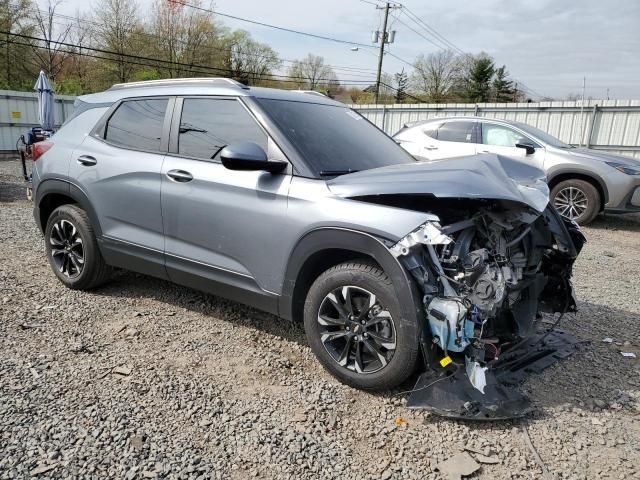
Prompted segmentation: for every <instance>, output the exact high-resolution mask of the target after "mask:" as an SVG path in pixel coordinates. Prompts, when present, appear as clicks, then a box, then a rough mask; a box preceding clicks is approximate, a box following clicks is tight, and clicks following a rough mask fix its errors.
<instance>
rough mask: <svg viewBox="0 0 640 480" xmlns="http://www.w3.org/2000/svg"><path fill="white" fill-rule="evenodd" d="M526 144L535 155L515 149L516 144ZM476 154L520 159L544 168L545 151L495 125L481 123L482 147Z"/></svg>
mask: <svg viewBox="0 0 640 480" xmlns="http://www.w3.org/2000/svg"><path fill="white" fill-rule="evenodd" d="M519 143H526V144H529V145H531V146H533V147H534V148H535V153H533V154H530V155H527V151H526V150H525V149H524V148H519V147H516V144H519ZM478 153H495V154H497V155H505V156H508V157H512V158H516V159H521V160H522V161H524V162H526V163H528V164H529V165H533V166H535V167H538V168H540V169H543V168H544V157H545V149H544V147H542V146H541V145H539V144H538V143H537V142H534V141H533V140H532V139H530V138H529V137H527V136H526V135H524V134H522V133H520V132H518V131H517V130H514V129H512V128H509V127H506V126H504V125H498V124H495V123H489V122H482V145H480V146H479V148H478Z"/></svg>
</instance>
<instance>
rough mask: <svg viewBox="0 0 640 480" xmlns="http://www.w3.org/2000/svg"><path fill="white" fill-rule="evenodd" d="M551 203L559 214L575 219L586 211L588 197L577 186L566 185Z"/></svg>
mask: <svg viewBox="0 0 640 480" xmlns="http://www.w3.org/2000/svg"><path fill="white" fill-rule="evenodd" d="M553 204H554V206H555V207H556V210H558V212H559V213H560V215H562V216H563V217H567V218H569V219H571V220H576V219H578V218H580V217H581V216H582V215H583V214H584V212H586V210H587V208H588V206H589V199H588V198H587V195H586V194H585V193H584V192H583V191H582V190H580V189H579V188H576V187H566V188H563V189H562V190H560V191H559V192H558V193H557V194H556V197H555V198H554V200H553Z"/></svg>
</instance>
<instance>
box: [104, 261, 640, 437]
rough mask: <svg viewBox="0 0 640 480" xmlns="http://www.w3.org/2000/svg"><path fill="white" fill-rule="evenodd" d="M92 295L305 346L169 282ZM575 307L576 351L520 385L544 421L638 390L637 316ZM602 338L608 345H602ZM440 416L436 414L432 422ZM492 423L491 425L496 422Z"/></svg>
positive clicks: (117, 281) (128, 281)
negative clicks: (153, 305) (145, 302)
mask: <svg viewBox="0 0 640 480" xmlns="http://www.w3.org/2000/svg"><path fill="white" fill-rule="evenodd" d="M96 293H97V294H100V295H106V296H114V297H121V296H123V295H124V296H131V297H143V298H149V299H153V300H157V301H159V302H162V303H165V304H166V305H167V310H179V309H186V310H188V311H190V312H195V313H198V314H202V315H208V316H214V317H216V318H218V319H220V320H222V321H225V322H231V323H233V324H235V325H238V326H243V327H248V328H252V329H254V330H256V331H257V332H264V333H267V334H270V335H274V336H278V337H280V338H282V339H284V340H286V341H289V342H295V343H297V344H299V345H303V346H308V344H307V341H306V337H305V333H304V328H303V326H302V324H301V323H300V322H290V321H287V320H283V319H281V318H278V317H276V316H275V315H271V314H268V313H264V312H261V311H259V310H256V309H254V308H251V307H247V306H245V305H242V304H240V303H237V302H233V301H229V300H225V299H222V298H219V297H216V296H214V295H209V294H206V293H201V292H198V291H196V290H192V289H190V288H187V287H181V286H177V285H174V284H172V283H170V282H168V281H164V280H159V279H155V278H151V277H146V276H144V275H139V274H135V273H130V272H120V273H118V274H117V275H116V277H115V278H114V279H113V280H112V281H111V282H110V283H109V284H108V285H106V286H105V287H103V288H101V289H99V290H98V291H97V292H96ZM578 308H579V310H578V312H577V313H576V314H567V315H566V316H565V317H564V318H563V321H562V324H561V325H560V327H559V328H560V329H561V330H563V331H566V332H568V333H571V334H572V335H574V336H575V337H576V338H577V339H578V340H579V342H580V344H579V347H578V349H577V351H576V352H575V353H574V354H572V355H571V356H570V357H569V358H567V359H564V360H559V361H558V362H557V363H556V364H554V365H553V366H551V367H549V368H548V369H547V370H545V371H544V372H543V373H534V374H531V375H529V376H528V377H527V378H526V380H525V381H524V383H523V384H522V385H521V386H520V387H519V389H520V390H521V391H522V392H523V393H525V394H526V395H527V396H528V397H529V398H530V399H531V400H532V403H533V405H534V407H535V413H534V414H533V418H539V417H544V416H545V415H547V414H548V412H549V410H550V409H554V408H578V409H585V410H598V409H600V408H609V407H613V408H631V406H630V405H631V403H629V398H630V392H635V394H637V392H638V390H640V388H639V387H640V383H639V382H640V376H639V375H638V374H639V373H640V362H639V360H638V359H633V358H629V357H624V356H623V355H622V354H621V353H620V352H621V351H626V352H632V353H635V354H636V356H637V357H638V358H640V347H638V346H637V342H636V339H637V338H638V337H639V336H640V327H639V324H638V315H637V314H636V313H633V312H629V311H625V310H619V309H615V308H611V307H608V306H606V305H600V304H594V303H589V302H580V303H579V305H578ZM178 315H179V314H178ZM550 323H551V319H547V320H546V323H542V324H540V325H539V330H541V329H542V330H544V329H546V328H549V324H550ZM603 339H612V341H611V342H608V341H607V342H604V341H603ZM625 342H628V343H627V344H625ZM632 344H635V345H632ZM634 370H636V371H634ZM418 374H419V372H416V374H415V375H413V376H412V377H411V378H410V379H409V380H407V381H406V382H405V383H404V384H403V385H401V386H400V387H398V388H397V389H394V390H393V391H386V392H378V393H371V395H373V396H376V397H384V398H391V397H397V396H398V395H399V394H400V393H401V392H404V391H408V390H411V388H412V387H413V385H414V383H415V381H416V379H417V376H418ZM400 396H402V397H406V395H400ZM603 405H604V406H605V407H603ZM439 418H440V417H435V416H434V421H437V420H438V419H439ZM499 423H502V424H504V426H505V427H509V426H513V422H509V421H507V422H499ZM479 425H482V424H479ZM492 425H493V426H495V425H496V423H492Z"/></svg>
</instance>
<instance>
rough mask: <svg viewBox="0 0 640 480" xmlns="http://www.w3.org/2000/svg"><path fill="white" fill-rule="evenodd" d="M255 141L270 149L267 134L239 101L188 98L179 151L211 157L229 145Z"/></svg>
mask: <svg viewBox="0 0 640 480" xmlns="http://www.w3.org/2000/svg"><path fill="white" fill-rule="evenodd" d="M239 142H254V143H257V144H258V145H260V146H261V147H262V148H263V149H264V150H265V151H266V150H267V135H266V133H264V131H263V130H262V129H261V128H260V126H259V125H258V124H257V123H256V121H255V120H254V119H253V117H252V116H251V115H250V114H249V112H248V111H247V110H246V109H245V108H244V106H242V105H241V104H240V102H238V101H237V100H222V99H210V98H185V100H184V103H183V105H182V118H181V119H180V133H179V137H178V153H179V154H180V155H184V156H186V157H194V158H200V159H206V160H211V159H213V158H216V157H217V156H218V155H219V153H220V151H221V150H222V149H223V148H224V147H225V146H226V145H231V144H234V143H239Z"/></svg>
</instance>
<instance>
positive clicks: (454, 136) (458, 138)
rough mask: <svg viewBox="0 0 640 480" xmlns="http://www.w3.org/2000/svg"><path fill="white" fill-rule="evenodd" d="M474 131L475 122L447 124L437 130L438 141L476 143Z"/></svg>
mask: <svg viewBox="0 0 640 480" xmlns="http://www.w3.org/2000/svg"><path fill="white" fill-rule="evenodd" d="M476 130H477V128H476V122H447V123H445V124H443V125H442V126H441V127H440V128H439V129H438V140H440V141H441V142H459V143H477V138H476Z"/></svg>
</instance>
